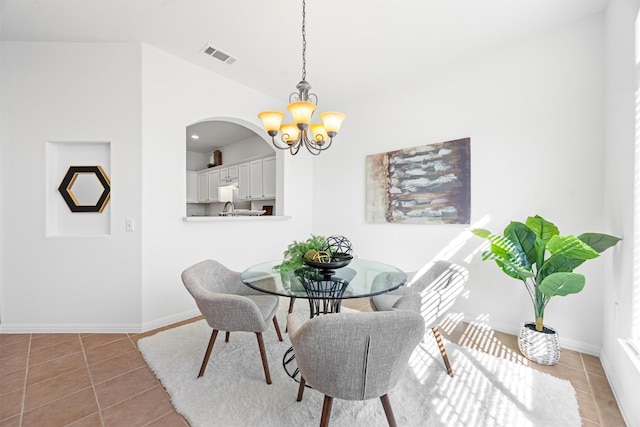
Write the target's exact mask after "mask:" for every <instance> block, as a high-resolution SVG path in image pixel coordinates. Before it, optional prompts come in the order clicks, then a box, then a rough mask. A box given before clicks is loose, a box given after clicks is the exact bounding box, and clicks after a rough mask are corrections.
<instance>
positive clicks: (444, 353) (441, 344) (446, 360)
mask: <svg viewBox="0 0 640 427" xmlns="http://www.w3.org/2000/svg"><path fill="white" fill-rule="evenodd" d="M431 330H432V331H433V335H434V336H435V337H436V342H437V343H438V348H439V349H440V354H442V360H444V365H445V366H446V367H447V373H448V374H449V376H450V377H453V369H451V364H450V363H449V357H448V356H447V349H446V348H444V342H443V341H442V337H441V336H440V330H439V329H438V327H435V328H431Z"/></svg>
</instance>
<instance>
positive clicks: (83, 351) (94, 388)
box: [77, 334, 104, 427]
mask: <svg viewBox="0 0 640 427" xmlns="http://www.w3.org/2000/svg"><path fill="white" fill-rule="evenodd" d="M78 339H79V340H80V348H81V349H82V357H83V358H84V365H85V368H86V369H87V372H88V373H89V381H90V382H91V390H92V391H93V397H94V399H96V406H97V407H98V417H99V418H100V424H101V425H102V426H103V427H104V418H103V416H102V407H101V406H100V400H99V399H98V393H97V392H96V386H95V383H94V381H93V375H92V374H91V368H90V367H89V360H87V352H86V351H85V348H84V343H83V342H82V337H81V336H80V334H78ZM77 421H79V420H77Z"/></svg>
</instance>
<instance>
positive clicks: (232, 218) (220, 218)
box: [182, 215, 291, 222]
mask: <svg viewBox="0 0 640 427" xmlns="http://www.w3.org/2000/svg"><path fill="white" fill-rule="evenodd" d="M287 219H291V217H290V216H275V215H260V216H249V215H244V216H218V215H216V216H185V217H183V218H182V220H183V221H185V222H215V221H223V222H229V221H283V220H287Z"/></svg>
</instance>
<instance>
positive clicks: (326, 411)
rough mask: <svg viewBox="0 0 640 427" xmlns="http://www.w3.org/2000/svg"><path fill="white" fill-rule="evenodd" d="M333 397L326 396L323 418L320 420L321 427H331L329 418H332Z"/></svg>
mask: <svg viewBox="0 0 640 427" xmlns="http://www.w3.org/2000/svg"><path fill="white" fill-rule="evenodd" d="M332 404H333V397H331V396H327V395H326V394H325V395H324V404H323V405H322V418H321V419H320V427H328V426H329V418H331V405H332Z"/></svg>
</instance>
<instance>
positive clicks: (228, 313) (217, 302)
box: [182, 260, 282, 384]
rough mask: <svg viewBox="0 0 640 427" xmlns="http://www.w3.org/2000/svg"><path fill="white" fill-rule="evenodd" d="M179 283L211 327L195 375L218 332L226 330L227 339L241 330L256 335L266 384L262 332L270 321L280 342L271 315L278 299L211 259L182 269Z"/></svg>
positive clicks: (267, 373)
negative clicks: (202, 357) (244, 281)
mask: <svg viewBox="0 0 640 427" xmlns="http://www.w3.org/2000/svg"><path fill="white" fill-rule="evenodd" d="M182 282H183V283H184V286H185V287H186V288H187V290H188V291H189V293H190V294H191V295H192V296H193V298H194V299H195V300H196V304H197V305H198V309H200V312H201V313H202V315H203V316H204V318H205V320H206V321H207V323H208V324H209V326H211V328H213V332H212V333H211V339H210V340H209V345H208V346H207V350H206V353H205V355H204V360H203V361H202V366H201V367H200V372H199V373H198V377H201V376H202V375H203V374H204V371H205V369H206V368H207V362H208V361H209V356H210V355H211V350H212V349H213V344H214V343H215V341H216V337H217V336H218V331H225V332H226V339H225V341H227V342H228V341H229V333H230V332H235V331H245V332H255V334H256V337H257V338H258V347H259V348H260V356H261V358H262V366H263V368H264V375H265V377H266V380H267V384H271V374H270V373H269V363H268V361H267V354H266V353H265V350H264V341H263V339H262V333H263V332H264V331H266V330H267V328H268V327H269V322H270V321H273V325H274V326H275V328H276V332H277V334H278V339H279V340H280V341H282V335H281V334H280V327H279V326H278V320H277V319H276V317H275V314H276V312H277V311H278V304H279V302H280V300H279V298H278V297H276V296H274V295H266V294H264V293H262V292H260V291H257V290H255V289H252V288H250V287H248V286H246V285H245V284H243V283H242V281H241V280H240V273H238V272H235V271H231V270H229V269H228V268H226V267H225V266H223V265H222V264H220V263H219V262H217V261H213V260H206V261H202V262H199V263H198V264H195V265H193V266H191V267H189V268H187V269H186V270H184V271H183V272H182Z"/></svg>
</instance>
